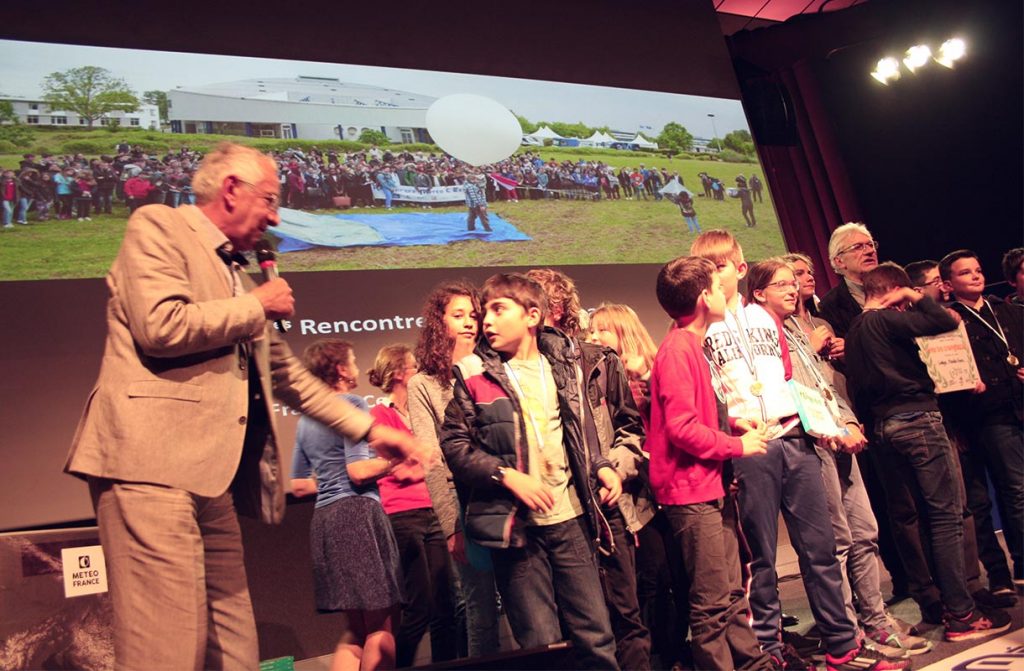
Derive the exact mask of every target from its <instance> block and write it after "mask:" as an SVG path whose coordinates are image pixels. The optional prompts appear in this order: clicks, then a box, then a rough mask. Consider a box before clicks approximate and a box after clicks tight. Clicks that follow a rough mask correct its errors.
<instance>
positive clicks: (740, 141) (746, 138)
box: [722, 130, 754, 156]
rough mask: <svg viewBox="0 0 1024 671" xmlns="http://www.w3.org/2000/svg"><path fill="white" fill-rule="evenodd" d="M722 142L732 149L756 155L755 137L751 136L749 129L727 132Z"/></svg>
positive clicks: (744, 153)
mask: <svg viewBox="0 0 1024 671" xmlns="http://www.w3.org/2000/svg"><path fill="white" fill-rule="evenodd" d="M722 144H724V145H725V146H726V148H727V149H732V150H733V151H735V152H738V153H740V154H743V155H744V156H753V155H754V138H752V137H751V136H750V131H748V130H734V131H732V132H731V133H728V134H726V136H725V137H724V138H722Z"/></svg>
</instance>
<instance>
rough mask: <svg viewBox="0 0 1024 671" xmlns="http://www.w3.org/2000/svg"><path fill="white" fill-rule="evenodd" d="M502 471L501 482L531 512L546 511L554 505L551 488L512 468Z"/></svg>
mask: <svg viewBox="0 0 1024 671" xmlns="http://www.w3.org/2000/svg"><path fill="white" fill-rule="evenodd" d="M504 473H505V476H504V478H502V484H504V485H505V486H506V487H507V488H508V490H509V491H510V492H512V493H513V494H515V495H516V498H517V499H519V500H520V501H522V502H523V504H524V505H525V506H526V507H527V508H529V509H530V510H532V511H533V512H535V513H540V512H545V513H546V512H548V511H549V510H551V509H552V508H553V507H554V506H555V497H554V496H553V495H552V494H551V490H549V489H548V488H547V487H545V486H544V485H543V484H541V483H540V481H538V480H534V479H533V478H531V477H530V476H529V475H527V474H526V473H520V472H519V471H517V470H516V469H514V468H506V469H504Z"/></svg>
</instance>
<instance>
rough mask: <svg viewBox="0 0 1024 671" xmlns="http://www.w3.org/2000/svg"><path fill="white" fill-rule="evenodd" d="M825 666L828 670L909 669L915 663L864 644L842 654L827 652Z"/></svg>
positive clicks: (901, 670)
mask: <svg viewBox="0 0 1024 671" xmlns="http://www.w3.org/2000/svg"><path fill="white" fill-rule="evenodd" d="M825 668H826V669H827V670H828V671H903V670H904V669H906V670H907V671H909V670H910V669H911V668H913V664H912V663H911V661H910V660H909V659H896V658H893V657H890V656H888V655H883V654H882V653H880V652H878V651H877V650H872V649H871V648H869V647H867V646H866V645H863V644H862V645H860V646H859V647H856V648H854V649H853V650H850V651H849V652H848V653H846V654H845V655H842V656H838V657H837V656H833V655H831V654H826V655H825Z"/></svg>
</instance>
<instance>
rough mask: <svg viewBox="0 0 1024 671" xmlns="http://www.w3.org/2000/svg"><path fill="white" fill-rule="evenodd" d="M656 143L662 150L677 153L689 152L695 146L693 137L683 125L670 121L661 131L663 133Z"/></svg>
mask: <svg viewBox="0 0 1024 671" xmlns="http://www.w3.org/2000/svg"><path fill="white" fill-rule="evenodd" d="M655 142H657V143H658V146H659V147H661V148H662V149H671V150H672V151H675V152H683V151H689V149H690V147H691V146H693V135H691V134H690V131H688V130H686V128H685V127H684V126H683V125H682V124H678V123H676V122H675V121H669V122H668V123H667V124H665V127H664V128H662V129H661V133H659V134H658V137H657V138H655Z"/></svg>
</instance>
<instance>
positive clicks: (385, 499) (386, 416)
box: [370, 405, 433, 515]
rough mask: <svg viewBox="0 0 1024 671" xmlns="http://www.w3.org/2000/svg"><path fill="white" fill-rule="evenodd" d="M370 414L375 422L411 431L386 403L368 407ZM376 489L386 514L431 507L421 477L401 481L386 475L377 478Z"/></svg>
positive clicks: (425, 485)
mask: <svg viewBox="0 0 1024 671" xmlns="http://www.w3.org/2000/svg"><path fill="white" fill-rule="evenodd" d="M370 414H371V415H372V416H373V419H374V421H375V422H376V423H377V424H383V425H384V426H390V427H391V428H393V429H398V430H399V431H405V432H406V433H408V434H409V435H410V436H411V435H412V432H410V431H409V427H407V426H406V425H405V422H404V421H402V416H401V415H399V414H398V411H397V410H395V409H394V408H391V407H389V406H386V405H375V406H373V407H372V408H370ZM377 489H378V490H380V503H381V505H382V506H383V507H384V512H385V513H387V514H388V515H391V514H392V513H401V512H405V511H406V510H418V509H419V508H432V507H433V503H431V500H430V492H429V491H427V483H426V482H425V481H424V479H423V478H422V477H420V478H419V479H418V480H416V481H415V482H402V481H400V480H398V479H396V478H395V477H394V476H393V475H386V476H384V477H383V478H381V479H380V480H377Z"/></svg>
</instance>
